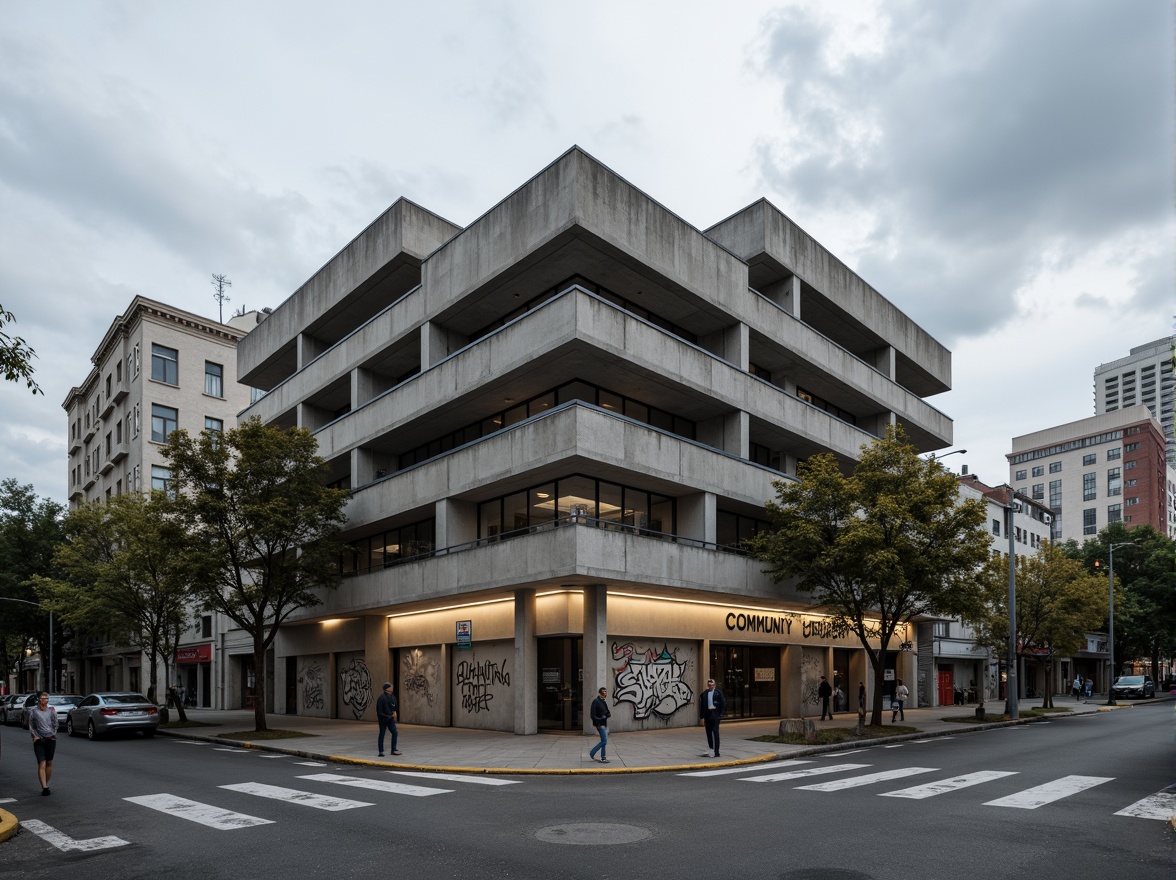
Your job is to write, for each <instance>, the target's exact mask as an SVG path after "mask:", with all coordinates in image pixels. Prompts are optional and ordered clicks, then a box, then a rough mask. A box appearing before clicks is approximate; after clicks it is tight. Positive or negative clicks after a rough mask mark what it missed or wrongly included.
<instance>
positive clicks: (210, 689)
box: [60, 297, 264, 706]
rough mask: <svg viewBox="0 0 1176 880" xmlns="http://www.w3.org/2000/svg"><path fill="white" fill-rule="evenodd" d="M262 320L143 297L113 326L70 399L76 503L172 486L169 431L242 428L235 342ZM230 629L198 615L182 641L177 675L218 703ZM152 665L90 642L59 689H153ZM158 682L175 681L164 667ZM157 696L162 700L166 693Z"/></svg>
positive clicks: (71, 652) (71, 659)
mask: <svg viewBox="0 0 1176 880" xmlns="http://www.w3.org/2000/svg"><path fill="white" fill-rule="evenodd" d="M263 317H264V315H261V314H259V313H257V312H247V313H245V314H244V315H239V316H235V317H233V318H231V319H230V320H229V322H228V323H227V324H222V323H219V322H217V321H212V320H209V319H207V318H203V317H201V316H199V315H195V314H193V313H191V312H187V311H184V310H182V309H177V308H174V307H172V306H169V305H167V304H165V303H162V302H157V301H155V300H151V299H147V298H146V297H135V299H134V300H132V301H131V304H130V305H129V306H128V307H127V310H126V311H125V312H124V313H123V314H122V315H120V316H118V317H116V318H115V319H114V320H113V321H112V322H111V324H110V327H109V328H108V329H107V331H106V333H105V335H104V336H103V337H102V341H101V342H100V343H99V345H98V348H97V349H95V351H94V354H93V356H92V357H91V363H92V364H93V368H92V369H91V370H90V372H89V374H88V375H87V376H86V378H85V380H84V381H83V382H82V383H81V384H80V385H77V386H75V387H73V388H71V389H70V392H69V394H68V395H67V396H66V398H65V400H64V401H63V402H62V407H63V408H64V409H65V411H66V414H67V418H68V435H69V461H68V485H69V506H70V509H71V510H72V509H75V508H77V507H78V506H80V505H82V504H86V503H92V502H98V501H104V500H107V499H110V498H112V497H115V496H118V495H122V494H123V493H124V492H147V491H150V490H151V489H152V488H153V487H154V488H166V486H167V485H168V480H169V479H170V473H169V471H168V469H167V467H166V462H165V461H164V458H163V456H162V454H161V450H162V449H163V447H164V446H165V442H166V435H165V434H164V433H162V432H164V431H167V432H169V433H170V431H171V430H175V429H178V428H183V429H186V430H187V431H188V432H189V433H191V434H199V433H200V432H201V431H203V430H205V428H206V427H207V426H209V425H210V424H219V425H220V426H221V427H222V428H224V429H228V428H233V427H236V424H237V413H238V412H239V411H240V410H242V409H244V408H245V407H246V406H248V405H249V398H250V391H249V388H248V387H246V386H244V385H239V384H238V383H237V382H236V373H237V344H238V343H239V342H240V341H241V339H242V338H243V337H244V336H245V334H246V333H247V332H248V331H249V330H250V329H251V328H253V327H255V326H256V325H257V323H258V322H259V320H261V319H262V318H263ZM173 417H174V421H173ZM209 419H212V420H215V422H212V423H210V422H208V421H207V420H209ZM225 631H226V627H225V626H224V625H223V623H221V622H219V621H218V620H217V619H216V617H215V615H207V614H205V615H197V616H196V617H195V621H194V627H193V629H192V630H191V631H190V632H189V633H188V634H187V637H186V638H185V639H184V640H183V641H182V642H181V646H182V647H181V649H180V651H179V653H180V654H181V656H180V657H179V658H178V659H179V665H177V666H176V667H174V669H175V670H176V671H175V673H174V674H173V680H179V681H181V682H182V683H183V684H184V686H185V687H186V688H189V689H192V690H194V692H195V693H196V695H197V700H198V703H199V704H200V705H204V706H212V705H214V703H216V704H217V705H220V704H219V703H218V702H216V700H217V695H216V694H215V693H214V690H217V689H218V688H216V687H215V686H214V682H217V681H218V679H219V668H216V669H215V670H214V667H215V666H216V658H217V657H218V656H219V651H218V652H214V651H213V644H214V642H216V641H217V640H218V639H220V640H223V637H224V633H225ZM149 662H150V661H149V658H147V657H145V656H142V655H140V653H139V652H138V651H135V650H134V649H129V648H127V647H126V646H122V645H117V644H112V643H109V642H105V641H103V640H102V639H100V638H92V639H86V640H84V641H80V642H78V643H75V644H73V645H71V646H69V647H67V652H66V654H65V663H64V666H63V669H62V674H61V682H60V686H61V689H62V690H63V691H65V692H68V693H89V692H91V691H96V690H115V689H128V690H136V691H138V690H145V689H146V688H147V686H148V683H149V680H150V676H149V674H148V670H147V664H148V663H149ZM159 684H160V686H161V687H162V686H165V685H166V684H167V682H165V681H164V680H163V678H162V670H160V678H159ZM155 696H156V698H157V699H158V700H159V701H160V702H162V700H163V695H162V694H157V695H155Z"/></svg>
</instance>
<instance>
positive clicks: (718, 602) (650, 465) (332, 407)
mask: <svg viewBox="0 0 1176 880" xmlns="http://www.w3.org/2000/svg"><path fill="white" fill-rule="evenodd" d="M237 364H238V373H239V379H240V381H241V382H242V383H243V384H245V385H249V386H254V387H257V388H261V389H265V391H266V392H267V393H266V394H265V395H264V396H263V397H261V398H260V399H258V400H257V401H256V402H255V403H253V404H252V405H251V406H250V407H249V408H248V409H246V410H245V412H244V413H243V416H258V417H260V418H261V419H262V420H263V421H264V422H267V423H270V424H276V425H300V426H304V427H306V428H309V429H310V430H312V431H313V432H314V434H315V436H316V438H317V440H318V443H319V449H320V454H322V455H323V456H324V457H325V458H326V459H327V461H328V462H329V464H330V468H331V480H332V482H333V483H334V484H336V485H339V486H345V487H348V488H349V489H350V490H351V492H352V497H351V500H350V502H349V505H348V509H347V514H348V517H349V524H348V530H347V533H346V537H347V538H348V540H349V541H350V542H351V546H352V548H353V549H352V550H350V551H348V552H347V553H345V554H344V556H343V557H342V558H341V559H340V568H341V571H342V573H343V575H344V580H343V585H342V587H341V588H340V589H338V590H337V591H334V592H330V593H328V594H326V595H324V597H323V599H324V602H323V604H322V605H321V606H318V607H315V608H312V609H307V610H305V611H304V612H302V613H300V614H299V615H297V616H296V617H295V618H292V620H291V622H290V623H289V624H288V625H287V626H285V627H284V628H283V629H282V631H281V633H280V634H279V636H278V639H277V640H276V642H275V645H274V649H273V652H272V655H271V657H270V663H269V664H267V665H268V667H269V669H268V670H267V675H272V678H273V685H274V687H273V688H272V689H271V690H270V694H271V700H272V702H271V704H270V706H269V707H268V708H269V709H271V710H272V711H276V712H289V713H299V714H306V715H320V716H327V717H354V718H372V717H374V716H373V711H374V710H373V698H374V693H375V692H378V687H379V683H380V682H383V681H384V680H385V679H388V680H391V681H393V682H395V683H396V685H397V688H398V691H399V694H400V706H401V716H400V717H401V720H402V721H404V722H408V723H419V724H432V725H453V726H458V727H471V728H487V729H495V730H504V731H514V732H515V733H519V734H529V733H535V732H537V731H540V730H572V731H578V730H584V729H585V728H586V727H587V725H588V721H587V714H586V707H587V701H588V700H589V699H590V698H591V697H592V695H594V694H595V692H596V690H597V688H598V687H600V686H607V687H608V688H609V690H610V694H611V697H610V699H611V700H612V705H613V715H612V721H613V728H614V730H619V731H623V730H635V729H642V728H646V727H663V726H687V725H693V724H695V723H696V721H697V717H698V714H697V701H696V696H695V695H696V694H698V693H699V690H700V688H701V686H702V683H703V682H705V681H706V679H707V677H708V676H713V677H714V678H715V679H717V680H718V681H719V682H720V683H721V686H722V687H723V688H724V690H725V692H726V695H727V700H728V716H729V717H733V718H754V717H772V716H779V715H785V714H787V715H791V714H798V713H799V712H800V711H802V709H804V708H805V707H806V706H808V707H810V708H811V705H813V704H814V702H815V700H816V696H815V690H816V686H817V684H818V682H819V677H820V676H821V675H826V676H828V677H829V678H830V680H831V681H833V682H835V683H837V684H838V685H839V686H841V687H842V688H843V690H845V692H847V693H848V692H850V691H849V688H850V687H852V688H854V689H856V685H857V682H858V681H859V680H862V681H867V682H868V683H869V684H870V685H871V686H872V682H871V681H870V675H869V669H868V663H867V662H866V659H865V653H864V651H863V650H862V649H861V646H860V644H858V643H857V641H856V639H855V638H854V637H852V636H850V635H849V634H848V633H846V632H844V631H840V630H838V629H837V628H836V627H834V626H832V625H831V623H830V621H829V620H828V618H826V617H824V616H823V615H822V614H821V613H819V611H818V610H817V609H814V608H813V607H811V604H810V602H809V600H808V598H807V596H805V595H803V594H800V593H798V592H797V591H796V590H795V589H793V588H792V587H791V586H790V585H788V584H774V583H772V581H771V580H770V579H769V578H768V577H767V576H766V575H764V573H763V571H762V567H763V566H762V564H761V563H759V562H757V561H756V560H755V559H753V558H751V557H750V556H749V555H748V554H747V552H746V551H745V550H744V549H743V547H742V542H743V541H744V540H745V539H746V538H747V537H749V536H750V535H752V534H754V533H755V532H756V531H758V530H760V529H762V528H764V527H765V525H766V522H765V520H766V512H765V508H764V504H765V500H766V499H768V498H769V497H771V496H772V495H773V488H772V482H773V481H774V480H790V479H794V478H795V473H796V465H797V463H798V462H799V461H802V460H804V459H806V458H808V457H809V456H811V455H814V454H816V453H818V452H832V453H833V454H834V455H836V456H837V457H838V458H839V459H840V460H841V461H843V462H844V463H845V464H846V466H847V467H848V466H850V465H851V464H852V462H853V461H854V460H855V459H856V457H857V456H858V454H859V450H860V448H861V446H862V445H863V444H866V443H868V442H869V441H870V440H872V439H873V438H875V437H877V436H878V435H879V434H880V433H881V432H882V431H883V430H884V428H885V427H886V426H887V425H889V424H891V423H898V424H901V425H902V426H903V427H904V428H905V430H906V432H907V434H908V436H909V437H910V438H911V440H912V441H913V443H914V444H915V445H916V446H917V447H918V448H919V449H920V450H927V451H930V450H935V449H941V448H943V447H945V446H948V445H950V443H951V440H952V423H951V420H950V419H949V418H948V417H947V416H945V415H944V414H943V413H941V412H939V411H938V410H937V409H935V408H934V407H933V406H931V405H930V404H929V403H927V401H926V399H925V398H927V397H929V396H932V395H935V394H939V393H941V392H943V391H946V390H948V388H949V387H950V384H951V355H950V353H949V352H948V351H947V350H946V349H945V348H944V347H943V346H942V345H941V344H939V343H938V342H937V341H936V340H935V339H933V338H932V337H931V336H929V335H928V334H927V333H926V331H924V330H923V329H922V328H921V327H919V325H918V324H916V323H915V322H914V321H913V320H912V319H911V318H909V317H908V316H907V315H905V314H904V313H903V312H902V311H901V310H900V309H899V308H898V307H896V306H895V305H894V304H893V303H892V302H890V301H889V300H887V299H886V298H885V297H883V296H882V295H881V294H880V293H879V292H878V291H876V290H874V289H873V288H871V287H870V286H869V285H868V284H867V283H866V282H865V281H864V280H862V279H861V278H859V277H858V276H857V275H856V274H854V273H853V272H852V271H851V270H850V269H849V268H848V267H847V266H845V265H844V264H843V263H841V262H840V261H839V260H838V259H837V258H836V257H835V256H834V255H833V254H831V253H830V252H829V251H828V250H826V249H825V248H824V247H822V246H821V245H820V244H819V243H818V242H817V241H815V240H814V239H813V238H812V237H811V236H810V235H808V234H807V233H806V232H805V231H804V230H803V229H801V228H800V227H799V226H797V225H796V223H794V222H793V221H792V220H791V219H789V218H788V217H787V216H785V215H784V214H783V213H781V212H780V211H779V210H778V209H777V208H775V207H774V206H772V205H771V204H769V203H768V202H767V201H763V200H761V201H758V202H756V203H754V204H752V205H750V206H749V207H747V208H744V209H743V210H740V211H738V212H737V213H735V214H733V215H732V216H730V217H728V218H727V219H725V220H722V221H720V222H718V223H716V224H715V225H713V226H711V227H709V228H707V229H700V228H697V227H695V226H693V225H691V224H690V223H688V222H686V221H685V220H683V219H681V218H680V217H678V216H676V215H675V214H673V213H672V212H671V211H669V210H668V209H666V208H665V207H664V206H662V205H661V204H659V203H658V202H656V201H654V200H653V199H652V198H650V196H648V195H646V194H645V193H644V192H642V191H641V190H639V189H637V188H636V187H635V186H633V185H632V184H630V183H628V182H627V181H625V180H624V179H623V178H621V177H620V176H618V175H617V174H616V173H614V172H613V171H611V170H610V169H608V168H606V167H604V166H603V165H601V164H600V163H599V162H597V161H596V160H595V159H593V158H592V157H591V156H589V155H588V154H586V153H585V152H583V151H582V150H580V149H579V148H572V149H571V150H569V151H568V152H566V153H565V154H564V155H562V156H560V157H559V158H558V159H557V160H555V161H554V162H553V163H552V164H551V165H549V166H548V167H546V168H545V169H543V170H542V171H540V172H539V173H538V174H537V175H536V176H535V177H533V178H532V179H531V180H529V181H527V182H525V183H524V184H523V185H522V186H520V187H519V188H518V189H517V190H515V191H514V192H513V193H511V194H510V195H508V196H507V197H506V198H504V199H503V200H502V201H501V202H499V203H498V204H497V205H494V206H493V207H491V208H490V209H489V210H488V211H487V212H486V213H485V214H483V215H482V216H481V217H480V218H478V219H477V220H475V221H473V222H472V223H471V224H470V225H469V226H466V227H464V228H463V227H460V226H458V225H456V224H453V223H450V222H448V221H446V220H444V219H442V218H441V217H438V216H437V215H436V214H433V213H431V212H430V211H428V210H426V209H425V208H422V207H420V206H418V205H416V204H414V203H412V202H409V201H407V200H404V199H401V200H398V201H397V202H395V203H394V204H393V205H392V206H391V207H390V208H389V209H388V210H387V211H386V212H385V213H384V214H382V215H381V216H380V217H378V218H376V220H375V221H374V222H373V223H372V224H371V225H370V226H368V227H367V228H366V229H364V230H363V231H362V232H360V233H359V235H358V236H356V238H355V239H354V240H353V241H352V242H350V243H349V244H348V245H347V246H346V247H345V248H344V249H343V250H342V251H341V252H339V253H338V254H337V255H335V256H334V257H332V258H331V259H330V260H329V261H328V262H327V263H326V265H325V266H323V268H322V269H321V270H319V271H318V272H317V273H316V274H315V275H314V276H312V277H311V278H310V279H309V280H308V281H307V282H306V283H305V284H304V285H302V287H300V288H299V289H298V290H296V291H295V292H294V293H293V294H292V295H291V296H290V298H289V299H287V300H286V301H285V302H284V303H282V304H281V305H280V306H279V307H277V308H276V309H274V310H273V313H272V315H271V316H270V317H269V318H268V319H267V320H266V321H265V322H264V323H262V324H260V325H259V326H257V327H256V328H255V329H254V330H253V331H252V332H250V334H249V335H248V336H246V337H245V339H243V340H242V341H241V344H240V346H239V349H238V361H237ZM902 638H903V640H913V638H914V636H913V633H912V632H906V633H903V635H902ZM913 647H914V651H912V652H898V651H896V652H894V653H893V654H892V655H891V664H892V665H894V666H895V672H896V673H897V676H898V677H900V678H906V679H908V680H910V681H913V680H914V676H915V672H916V658H917V654H918V651H919V650H921V647H922V646H919V645H917V644H916V645H914V646H913ZM231 662H232V663H234V664H235V666H234V667H233V668H232V670H231V671H230V674H229V679H230V680H232V681H234V682H239V683H241V684H240V685H238V686H237V690H236V691H235V692H234V693H232V694H230V695H229V696H228V699H229V700H230V703H231V701H232V700H233V699H234V698H236V699H238V700H240V699H241V697H242V695H243V694H244V692H245V691H244V685H243V683H244V682H245V681H247V680H248V677H249V675H251V674H253V673H254V670H251V669H250V668H249V664H250V662H251V661H250V659H249V658H247V657H240V658H231ZM373 686H374V687H373ZM891 686H892V685H891Z"/></svg>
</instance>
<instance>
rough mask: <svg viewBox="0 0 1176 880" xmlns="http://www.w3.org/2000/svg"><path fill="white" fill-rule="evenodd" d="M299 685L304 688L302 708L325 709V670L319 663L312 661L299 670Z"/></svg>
mask: <svg viewBox="0 0 1176 880" xmlns="http://www.w3.org/2000/svg"><path fill="white" fill-rule="evenodd" d="M298 684H299V685H301V687H302V708H303V709H321V708H322V707H323V691H324V685H323V668H322V667H321V666H319V665H318V662H317V661H315V660H311V661H310V662H309V663H304V664H302V668H301V669H299V670H298Z"/></svg>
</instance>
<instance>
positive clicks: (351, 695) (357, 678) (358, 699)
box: [339, 657, 372, 718]
mask: <svg viewBox="0 0 1176 880" xmlns="http://www.w3.org/2000/svg"><path fill="white" fill-rule="evenodd" d="M339 688H340V691H341V695H342V697H343V702H344V703H346V704H347V705H348V706H350V707H351V711H352V713H353V714H354V715H355V717H356V718H362V717H363V713H364V711H365V710H366V709H367V707H368V706H369V705H371V702H372V674H371V672H370V671H369V670H368V665H367V663H365V662H364V661H363V660H360V659H359V658H358V657H357V658H356V659H354V660H352V661H351V662H350V663H349V664H348V665H347V668H346V669H342V670H340V672H339Z"/></svg>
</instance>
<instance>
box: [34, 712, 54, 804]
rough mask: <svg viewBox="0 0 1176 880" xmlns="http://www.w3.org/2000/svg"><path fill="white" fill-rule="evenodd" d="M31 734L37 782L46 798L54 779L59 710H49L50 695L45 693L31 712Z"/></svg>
mask: <svg viewBox="0 0 1176 880" xmlns="http://www.w3.org/2000/svg"><path fill="white" fill-rule="evenodd" d="M29 732H30V733H31V734H32V735H33V754H34V755H36V756H37V780H38V781H39V782H40V783H41V795H42V796H43V797H46V796H48V794H49V780H50V779H52V778H53V753H54V752H56V751H57V710H56V709H51V708H49V694H48V693H46V692H45V691H41V693H40V694H39V695H38V697H37V705H36V706H34V707H33V708H32V709H30V710H29Z"/></svg>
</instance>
